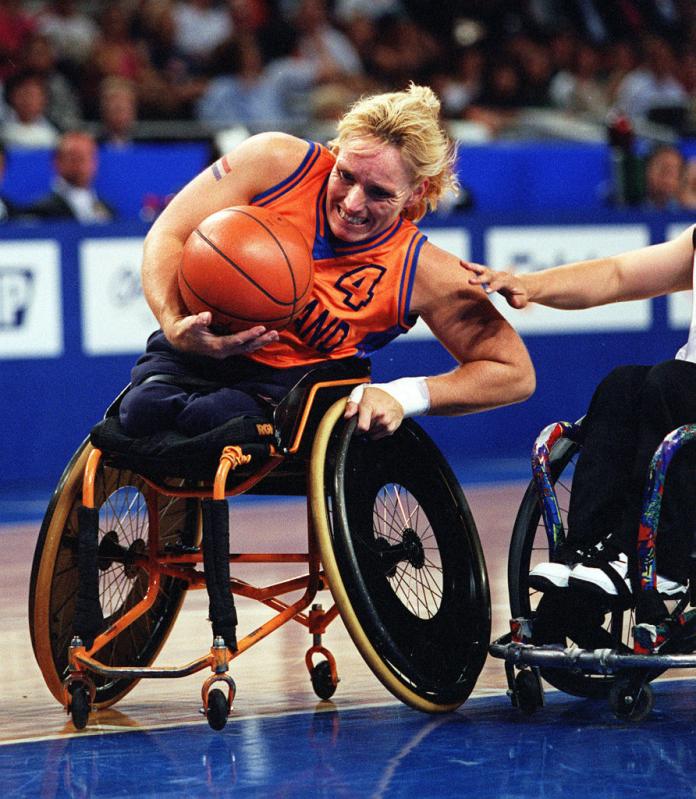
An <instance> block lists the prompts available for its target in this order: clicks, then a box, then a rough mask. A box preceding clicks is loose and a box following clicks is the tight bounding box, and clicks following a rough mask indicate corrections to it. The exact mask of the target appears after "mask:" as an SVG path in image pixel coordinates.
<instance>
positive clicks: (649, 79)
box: [616, 36, 689, 129]
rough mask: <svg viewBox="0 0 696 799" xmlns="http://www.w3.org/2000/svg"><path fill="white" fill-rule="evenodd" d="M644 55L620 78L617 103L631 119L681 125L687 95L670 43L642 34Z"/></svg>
mask: <svg viewBox="0 0 696 799" xmlns="http://www.w3.org/2000/svg"><path fill="white" fill-rule="evenodd" d="M642 47H643V59H642V61H641V63H640V64H639V65H638V66H637V67H636V68H635V69H633V70H631V71H630V72H629V73H628V74H627V75H626V76H625V77H624V79H623V80H622V81H621V83H620V84H619V86H618V87H617V92H616V106H617V108H618V109H619V110H621V111H623V112H624V113H626V114H628V115H629V116H630V117H631V118H632V119H637V120H652V121H655V122H661V123H663V124H668V125H670V126H672V127H674V128H675V129H681V128H682V126H683V124H684V119H685V117H686V113H687V109H688V106H689V96H688V93H687V91H686V89H685V88H684V85H683V84H682V82H681V78H680V76H679V68H678V62H677V59H676V56H675V54H674V52H673V50H672V48H671V47H670V45H669V43H668V42H667V41H665V40H664V39H661V38H659V37H657V36H645V37H644V39H643V41H642Z"/></svg>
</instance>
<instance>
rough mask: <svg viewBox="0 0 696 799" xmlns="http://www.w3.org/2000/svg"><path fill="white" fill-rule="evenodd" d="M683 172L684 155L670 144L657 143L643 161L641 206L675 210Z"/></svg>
mask: <svg viewBox="0 0 696 799" xmlns="http://www.w3.org/2000/svg"><path fill="white" fill-rule="evenodd" d="M683 172H684V156H683V155H682V154H681V152H680V151H679V150H678V149H677V148H676V147H673V146H672V145H669V144H663V145H658V146H657V147H656V148H655V149H654V150H653V151H652V152H651V153H650V155H649V156H648V157H647V159H646V161H645V197H644V200H643V208H646V209H649V210H656V211H676V210H678V209H679V207H680V201H679V192H680V190H681V185H682V174H683Z"/></svg>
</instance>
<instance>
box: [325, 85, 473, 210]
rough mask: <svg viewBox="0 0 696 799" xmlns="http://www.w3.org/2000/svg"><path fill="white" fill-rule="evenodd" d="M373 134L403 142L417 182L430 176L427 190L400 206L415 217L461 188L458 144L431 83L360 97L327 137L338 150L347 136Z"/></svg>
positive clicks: (403, 152) (391, 141)
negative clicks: (446, 126)
mask: <svg viewBox="0 0 696 799" xmlns="http://www.w3.org/2000/svg"><path fill="white" fill-rule="evenodd" d="M356 136H374V137H376V138H378V139H381V140H382V141H383V142H385V143H386V144H393V145H395V146H396V147H398V148H399V150H400V151H401V155H402V156H403V159H404V161H405V162H406V165H407V166H408V167H409V169H410V170H411V172H412V173H413V177H414V182H415V183H420V182H421V181H423V180H425V179H427V180H428V186H427V188H426V191H425V194H424V195H423V197H422V199H421V200H420V202H418V203H414V204H413V205H411V206H409V207H408V208H404V210H403V211H402V212H401V213H402V215H403V216H404V217H406V219H411V220H412V221H414V222H417V221H418V220H419V219H420V218H421V217H422V216H423V215H424V214H425V213H426V212H427V211H428V210H435V208H436V207H437V203H438V200H439V199H440V198H441V197H442V195H443V194H444V193H445V192H446V191H448V190H451V191H454V192H455V193H456V192H458V191H459V181H458V180H457V176H456V174H455V172H454V165H455V162H456V158H457V152H456V147H455V145H454V143H453V142H452V141H451V140H450V138H449V137H448V136H447V134H446V133H445V131H444V130H443V128H442V126H441V125H440V100H439V99H438V97H437V95H436V94H435V92H434V91H433V90H432V89H431V88H430V87H428V86H417V85H416V84H415V83H410V84H409V87H408V89H406V90H405V91H400V92H388V93H386V94H374V95H371V96H369V97H361V98H360V99H359V100H358V101H357V102H355V103H354V104H353V105H352V106H351V107H350V108H349V110H348V111H347V112H346V113H345V114H344V116H343V117H342V118H341V119H340V121H339V122H338V125H337V135H336V137H335V138H334V139H332V140H331V141H330V142H329V147H330V148H331V150H332V151H333V152H334V153H335V152H338V150H340V149H341V146H342V145H343V144H345V142H346V141H347V140H348V139H351V138H354V137H356Z"/></svg>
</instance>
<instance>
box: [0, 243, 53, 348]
mask: <svg viewBox="0 0 696 799" xmlns="http://www.w3.org/2000/svg"><path fill="white" fill-rule="evenodd" d="M62 354H63V314H62V295H61V281H60V249H59V247H58V245H57V243H56V242H55V241H45V240H35V241H5V242H0V358H45V357H53V358H55V357H57V356H60V355H62Z"/></svg>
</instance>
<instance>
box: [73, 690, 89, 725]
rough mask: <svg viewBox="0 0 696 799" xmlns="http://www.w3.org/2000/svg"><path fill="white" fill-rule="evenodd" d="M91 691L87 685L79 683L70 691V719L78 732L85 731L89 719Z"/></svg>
mask: <svg viewBox="0 0 696 799" xmlns="http://www.w3.org/2000/svg"><path fill="white" fill-rule="evenodd" d="M89 711H90V701H89V691H88V690H87V687H86V686H85V685H81V684H80V683H77V684H75V685H73V687H71V689H70V718H71V719H72V723H73V726H74V727H75V729H76V730H84V728H85V727H86V726H87V718H88V717H89Z"/></svg>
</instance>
